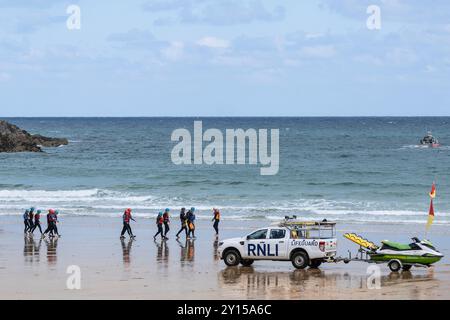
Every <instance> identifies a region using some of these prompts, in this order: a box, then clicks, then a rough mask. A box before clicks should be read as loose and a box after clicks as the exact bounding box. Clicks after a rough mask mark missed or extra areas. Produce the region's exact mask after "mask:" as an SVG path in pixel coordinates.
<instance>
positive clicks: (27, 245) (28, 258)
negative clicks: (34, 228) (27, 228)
mask: <svg viewBox="0 0 450 320" xmlns="http://www.w3.org/2000/svg"><path fill="white" fill-rule="evenodd" d="M23 240H24V244H23V256H24V258H25V263H27V264H30V263H33V250H34V239H33V238H30V237H28V236H25V237H24V239H23Z"/></svg>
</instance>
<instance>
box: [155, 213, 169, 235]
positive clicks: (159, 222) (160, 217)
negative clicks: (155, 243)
mask: <svg viewBox="0 0 450 320" xmlns="http://www.w3.org/2000/svg"><path fill="white" fill-rule="evenodd" d="M163 224H164V217H163V213H162V212H159V213H158V216H157V217H156V227H157V228H158V232H156V234H155V235H154V236H153V239H154V240H156V237H157V236H158V235H159V234H160V235H161V240H164V239H165V238H166V237H165V236H164V231H163Z"/></svg>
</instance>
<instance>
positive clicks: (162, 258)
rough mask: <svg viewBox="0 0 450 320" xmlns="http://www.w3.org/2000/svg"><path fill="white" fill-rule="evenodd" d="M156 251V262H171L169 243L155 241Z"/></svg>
mask: <svg viewBox="0 0 450 320" xmlns="http://www.w3.org/2000/svg"><path fill="white" fill-rule="evenodd" d="M155 245H156V248H157V251H156V261H158V262H167V261H168V260H169V246H168V245H167V241H164V240H161V241H160V242H158V241H156V240H155Z"/></svg>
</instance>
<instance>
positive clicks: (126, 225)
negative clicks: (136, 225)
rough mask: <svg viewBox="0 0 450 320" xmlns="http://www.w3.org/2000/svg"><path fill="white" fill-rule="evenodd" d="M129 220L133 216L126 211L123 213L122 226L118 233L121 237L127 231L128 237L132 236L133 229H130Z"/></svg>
mask: <svg viewBox="0 0 450 320" xmlns="http://www.w3.org/2000/svg"><path fill="white" fill-rule="evenodd" d="M130 220H133V218H132V217H131V214H130V215H127V214H126V213H124V214H123V228H122V232H121V233H120V236H121V237H123V235H124V234H125V232H128V235H129V236H130V237H134V236H133V231H131V226H130Z"/></svg>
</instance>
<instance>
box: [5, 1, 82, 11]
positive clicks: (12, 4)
mask: <svg viewBox="0 0 450 320" xmlns="http://www.w3.org/2000/svg"><path fill="white" fill-rule="evenodd" d="M78 1H79V0H72V1H71V3H77V2H78ZM60 3H61V1H60V0H0V8H33V9H48V8H51V7H53V6H54V5H56V4H60Z"/></svg>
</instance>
